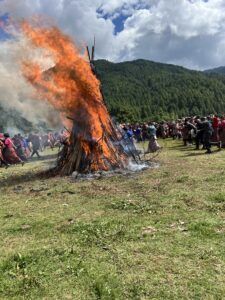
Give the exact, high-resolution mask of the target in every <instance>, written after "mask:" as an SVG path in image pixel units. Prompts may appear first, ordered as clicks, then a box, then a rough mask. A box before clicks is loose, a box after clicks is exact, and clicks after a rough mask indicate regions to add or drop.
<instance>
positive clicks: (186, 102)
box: [95, 60, 225, 121]
mask: <svg viewBox="0 0 225 300" xmlns="http://www.w3.org/2000/svg"><path fill="white" fill-rule="evenodd" d="M95 66H96V72H97V74H98V77H99V78H100V80H101V82H102V88H103V92H104V95H105V98H106V102H107V104H108V107H109V109H110V111H111V113H112V115H114V116H116V117H117V118H118V120H120V121H136V120H148V119H155V120H160V119H170V118H176V117H181V116H187V115H198V114H200V115H202V114H203V115H205V114H209V113H212V112H218V113H222V112H225V76H222V75H216V74H207V73H203V72H197V71H191V70H187V69H185V68H182V67H178V66H174V65H167V64H161V63H155V62H151V61H146V60H136V61H131V62H123V63H117V64H115V63H111V62H108V61H105V60H99V61H96V62H95Z"/></svg>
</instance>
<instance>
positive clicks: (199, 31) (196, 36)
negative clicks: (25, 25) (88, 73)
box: [0, 0, 225, 69]
mask: <svg viewBox="0 0 225 300" xmlns="http://www.w3.org/2000/svg"><path fill="white" fill-rule="evenodd" d="M0 12H2V13H3V12H10V13H11V14H12V15H13V16H14V17H19V18H21V17H28V16H31V15H34V14H36V15H37V14H41V15H47V16H49V17H51V18H52V19H54V20H55V22H56V24H58V25H59V27H60V28H61V29H62V30H63V31H64V32H66V33H68V34H69V35H71V36H72V37H73V38H74V39H75V40H76V41H77V42H79V43H82V42H84V43H90V42H91V41H92V40H93V36H94V35H95V36H96V40H97V57H98V58H106V59H109V60H113V61H121V60H130V59H136V58H146V59H150V60H155V61H161V62H168V63H177V64H181V65H184V66H187V67H190V68H198V69H204V68H209V67H214V66H218V65H225V43H224V40H225V39H224V38H225V0H208V1H206V0H205V1H203V0H110V1H109V0H85V1H84V0H57V1H56V0H48V1H46V0H20V1H15V0H3V1H2V2H0ZM119 14H124V15H127V16H128V18H127V20H126V21H125V24H124V30H123V31H122V32H120V33H118V34H117V35H115V34H114V31H115V26H114V24H113V19H114V18H115V17H117V16H118V15H119ZM100 16H102V17H100ZM103 16H104V18H103ZM105 16H109V18H108V19H105Z"/></svg>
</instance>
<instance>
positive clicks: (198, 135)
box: [195, 118, 203, 150]
mask: <svg viewBox="0 0 225 300" xmlns="http://www.w3.org/2000/svg"><path fill="white" fill-rule="evenodd" d="M196 129H197V133H196V136H195V143H196V148H195V149H196V150H199V147H200V144H203V124H202V122H201V120H200V119H199V118H198V119H196Z"/></svg>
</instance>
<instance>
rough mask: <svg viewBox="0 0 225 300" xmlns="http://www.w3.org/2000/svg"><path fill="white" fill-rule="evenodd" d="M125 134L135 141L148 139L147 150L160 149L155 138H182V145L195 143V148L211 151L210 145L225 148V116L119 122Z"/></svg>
mask: <svg viewBox="0 0 225 300" xmlns="http://www.w3.org/2000/svg"><path fill="white" fill-rule="evenodd" d="M121 128H122V129H123V130H124V131H125V133H126V136H127V137H128V138H131V139H135V140H136V142H137V143H139V142H142V141H143V142H145V141H149V143H148V152H155V151H157V150H158V149H160V146H159V144H158V141H157V139H158V138H162V139H166V138H172V139H180V140H183V144H184V146H188V145H195V149H196V150H199V149H200V146H202V148H201V149H205V150H206V153H207V154H209V153H212V150H211V147H212V146H213V145H215V146H217V147H218V148H219V149H221V148H225V116H218V115H216V114H215V115H211V116H207V117H200V116H196V117H188V118H183V119H178V120H176V121H170V122H165V121H162V122H159V123H156V122H147V123H142V124H121Z"/></svg>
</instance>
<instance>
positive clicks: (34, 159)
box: [27, 153, 58, 164]
mask: <svg viewBox="0 0 225 300" xmlns="http://www.w3.org/2000/svg"><path fill="white" fill-rule="evenodd" d="M57 157H58V154H57V153H54V154H48V155H44V156H41V157H40V158H38V157H32V158H30V159H29V160H28V162H27V164H29V163H33V162H37V161H38V162H39V161H46V160H51V159H55V160H56V159H57Z"/></svg>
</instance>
